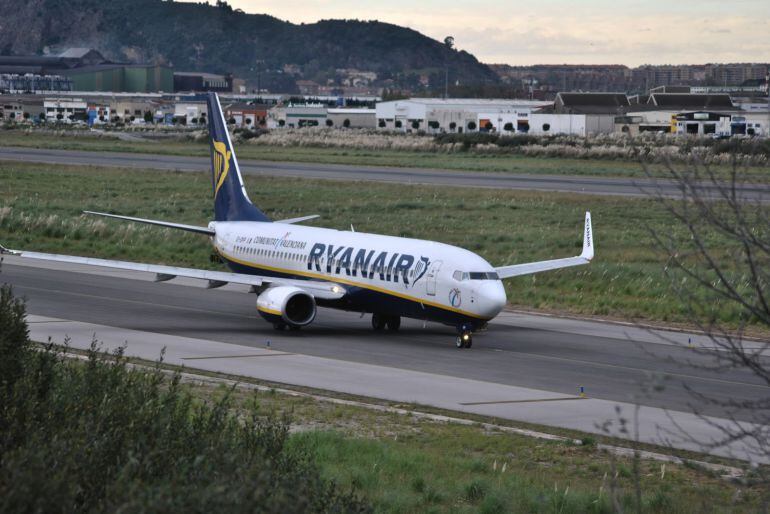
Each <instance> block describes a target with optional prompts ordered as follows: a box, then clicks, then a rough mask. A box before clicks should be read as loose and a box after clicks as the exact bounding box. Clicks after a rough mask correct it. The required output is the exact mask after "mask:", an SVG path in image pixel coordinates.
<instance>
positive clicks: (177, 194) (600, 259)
mask: <svg viewBox="0 0 770 514" xmlns="http://www.w3.org/2000/svg"><path fill="white" fill-rule="evenodd" d="M246 185H247V188H248V190H249V192H250V195H251V198H252V200H254V201H255V203H257V204H258V205H259V206H260V207H261V208H263V209H264V210H265V211H266V212H267V213H268V214H269V215H270V216H271V217H273V218H276V219H281V218H290V217H295V216H301V215H306V214H315V213H318V214H321V216H322V217H321V219H320V220H315V221H313V222H311V223H313V224H316V225H320V226H326V227H331V228H337V229H349V227H350V224H351V223H352V224H353V225H354V226H355V228H356V230H357V231H360V232H375V233H384V234H390V235H396V236H408V237H417V238H425V239H433V240H438V241H442V242H445V243H449V244H454V245H458V246H461V247H464V248H468V249H470V250H472V251H474V252H477V253H479V254H480V255H481V256H483V257H484V258H486V259H487V260H489V262H491V263H492V264H493V265H504V264H512V263H520V262H528V261H533V260H541V259H550V258H554V257H566V256H571V255H575V254H577V253H579V252H580V248H581V244H582V223H583V216H584V212H585V210H591V211H592V215H593V222H594V233H595V242H596V252H597V254H596V255H597V256H596V259H595V261H594V262H592V263H591V264H590V265H589V266H585V267H581V268H573V269H566V270H560V271H555V272H549V273H543V274H539V275H532V276H525V277H519V278H515V279H511V280H507V281H506V282H505V284H506V289H507V293H508V299H509V302H510V304H511V305H513V306H516V307H522V308H527V309H538V310H541V311H551V312H567V313H574V314H580V315H594V316H608V317H617V318H622V319H632V318H633V319H643V320H652V321H659V322H674V323H678V322H686V321H687V316H686V312H685V311H684V309H683V307H682V306H681V305H680V303H679V300H678V298H677V297H676V296H674V295H673V294H672V292H671V291H670V288H669V279H668V278H667V277H666V276H665V275H664V271H663V269H664V260H663V257H662V255H661V254H660V253H659V252H658V251H657V250H656V249H655V248H654V246H653V244H652V240H651V237H650V234H649V230H655V231H659V232H661V233H673V234H676V233H680V232H681V231H680V230H679V229H678V226H677V224H676V223H675V222H674V221H673V220H672V219H671V218H670V216H669V215H668V214H666V213H665V212H664V211H663V210H662V209H661V208H660V207H659V206H658V205H657V204H656V203H655V202H654V201H652V200H646V199H628V198H620V197H602V196H586V195H571V194H557V193H538V192H523V191H494V190H489V189H467V190H466V189H461V188H447V187H437V186H424V185H416V186H408V185H393V184H375V183H350V182H335V181H313V180H305V179H292V178H268V177H246ZM82 210H96V211H110V212H116V213H121V214H125V215H136V216H141V217H146V218H154V219H165V220H170V221H176V222H181V223H190V224H198V225H205V224H206V223H207V222H208V221H209V220H210V219H211V218H210V217H211V210H212V205H211V192H210V179H209V177H208V175H207V174H204V173H169V172H160V173H156V172H145V171H136V170H122V169H113V168H77V167H72V166H51V165H46V164H23V163H0V242H2V243H3V244H4V245H6V246H8V247H11V248H22V249H28V250H40V251H50V252H59V253H68V254H76V255H91V256H100V257H106V258H120V259H127V260H133V261H149V262H158V263H164V264H177V265H182V266H195V267H211V266H213V265H211V264H210V263H209V260H208V257H209V254H210V247H209V245H208V242H207V241H206V240H205V238H203V237H201V236H196V235H192V234H188V233H182V232H178V231H176V232H172V231H169V230H166V229H159V228H157V227H149V226H143V225H136V224H130V223H121V222H116V221H111V220H107V221H105V220H102V219H98V218H93V217H86V216H83V215H82V214H81V211H82ZM710 244H711V245H712V247H713V248H714V249H715V250H716V251H720V250H724V249H726V246H725V245H726V243H725V241H724V240H722V239H720V237H718V236H714V237H713V238H712V240H710ZM719 315H720V317H721V319H722V320H724V321H727V322H729V323H736V320H737V319H738V318H737V316H738V314H737V311H736V310H734V309H731V308H730V307H729V306H728V307H724V308H721V310H720V313H719Z"/></svg>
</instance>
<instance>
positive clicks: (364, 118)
mask: <svg viewBox="0 0 770 514" xmlns="http://www.w3.org/2000/svg"><path fill="white" fill-rule="evenodd" d="M326 115H327V118H326V126H329V127H335V128H340V127H342V128H374V127H376V126H377V119H376V111H375V110H374V109H343V108H340V109H331V108H330V109H327V110H326Z"/></svg>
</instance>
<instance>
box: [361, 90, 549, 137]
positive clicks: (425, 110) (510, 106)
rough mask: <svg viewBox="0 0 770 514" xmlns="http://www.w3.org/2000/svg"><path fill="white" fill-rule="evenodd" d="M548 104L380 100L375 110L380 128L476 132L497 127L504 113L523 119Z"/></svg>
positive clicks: (508, 101) (465, 100)
mask: <svg viewBox="0 0 770 514" xmlns="http://www.w3.org/2000/svg"><path fill="white" fill-rule="evenodd" d="M549 103H550V102H541V101H535V100H490V99H476V98H449V99H441V98H410V99H408V100H393V101H389V102H378V103H377V106H376V108H375V111H376V118H377V127H378V128H380V129H383V130H402V131H409V130H426V131H429V132H467V131H471V132H473V131H476V130H479V128H482V129H485V130H490V129H492V128H495V127H496V124H499V123H498V122H500V121H502V118H501V115H503V114H507V115H509V117H508V118H506V119H509V118H515V119H516V120H518V119H519V118H522V119H524V118H526V116H528V115H529V113H530V112H532V111H533V110H534V109H536V108H539V107H542V106H544V105H548V104H549ZM480 123H481V127H480V126H479V124H480ZM487 124H489V127H487Z"/></svg>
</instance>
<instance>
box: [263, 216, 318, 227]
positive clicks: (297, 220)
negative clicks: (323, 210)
mask: <svg viewBox="0 0 770 514" xmlns="http://www.w3.org/2000/svg"><path fill="white" fill-rule="evenodd" d="M320 217H321V215H320V214H311V215H310V216H300V217H299V218H289V219H285V220H275V221H274V222H273V223H285V224H287V225H290V224H292V223H302V222H303V221H308V220H314V219H316V218H320Z"/></svg>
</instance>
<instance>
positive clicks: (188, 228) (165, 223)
mask: <svg viewBox="0 0 770 514" xmlns="http://www.w3.org/2000/svg"><path fill="white" fill-rule="evenodd" d="M83 213H84V214H92V215H94V216H104V217H105V218H115V219H119V220H125V221H135V222H137V223H147V224H149V225H158V226H160V227H166V228H175V229H178V230H186V231H187V232H195V233H198V234H206V235H207V236H213V235H214V231H213V230H211V229H210V228H207V227H198V226H195V225H183V224H182V223H171V222H170V221H158V220H148V219H145V218H134V217H132V216H120V215H118V214H107V213H106V212H93V211H83Z"/></svg>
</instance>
